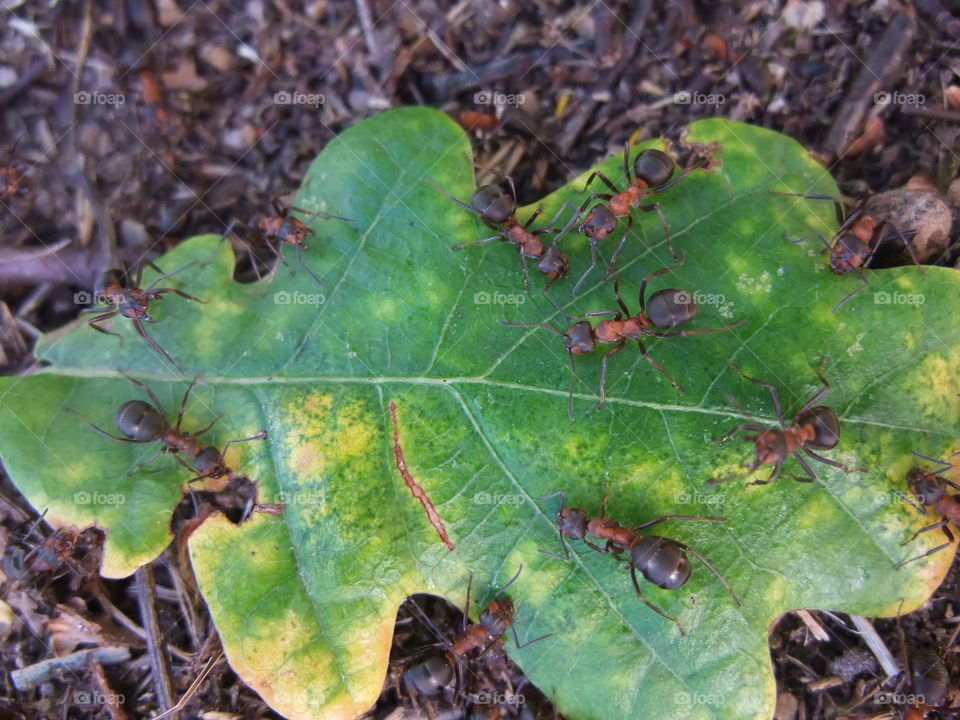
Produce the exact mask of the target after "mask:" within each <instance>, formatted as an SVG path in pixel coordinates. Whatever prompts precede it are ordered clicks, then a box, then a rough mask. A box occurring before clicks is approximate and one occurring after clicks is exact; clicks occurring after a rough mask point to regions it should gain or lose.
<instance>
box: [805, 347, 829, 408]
mask: <svg viewBox="0 0 960 720" xmlns="http://www.w3.org/2000/svg"><path fill="white" fill-rule="evenodd" d="M824 362H826V360H824ZM822 369H823V365H822V364H821V365H820V370H817V378H818V379H819V380H820V382H821V383H822V384H823V388H822V389H821V390H820V392H818V393H817V394H816V395H814V396H813V397H812V398H810V399H809V400H807V402H805V403H804V404H803V407H802V408H800V410H799V412H797V415H800V414H802V413H804V412H806V411H807V410H809V409H810V408H812V407H813V406H814V405H815V404H816V403H818V402H820V401H821V400H822V399H823V398H825V397H826V396H827V395H828V394H829V393H830V383H828V382H827V381H826V380H825V379H824V377H823V375H821V374H820V371H821V370H822Z"/></svg>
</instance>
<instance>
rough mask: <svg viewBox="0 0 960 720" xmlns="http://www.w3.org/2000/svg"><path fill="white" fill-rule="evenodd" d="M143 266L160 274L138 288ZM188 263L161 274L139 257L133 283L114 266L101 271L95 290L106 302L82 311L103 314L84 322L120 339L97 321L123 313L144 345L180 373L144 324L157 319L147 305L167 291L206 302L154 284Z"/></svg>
mask: <svg viewBox="0 0 960 720" xmlns="http://www.w3.org/2000/svg"><path fill="white" fill-rule="evenodd" d="M144 265H148V266H149V267H150V268H151V269H153V270H155V271H156V272H157V273H159V274H160V275H159V277H158V278H157V279H156V280H154V281H153V282H152V283H150V284H149V285H148V286H147V287H145V288H141V287H140V279H141V277H142V276H143V266H144ZM191 265H193V263H192V262H191V263H187V264H186V265H184V266H183V267H179V268H177V269H176V270H174V271H172V272H168V273H166V274H164V272H163V271H162V270H161V269H160V268H159V267H157V266H156V265H155V264H154V263H152V262H151V261H149V260H146V259H141V260H140V261H139V262H138V263H137V266H136V268H137V269H136V273H135V275H134V278H133V282H132V283H128V282H127V281H128V280H129V276H128V275H127V273H126V272H123V271H120V270H116V269H113V270H107V272H106V273H104V276H103V280H102V282H101V284H100V287H102V288H103V290H102V292H98V296H102V298H103V300H104V302H105V303H106V307H93V308H85V309H84V310H83V311H82V312H96V313H102V314H100V315H98V316H97V317H95V318H92V319H91V320H90V321H89V322H87V325H89V326H90V327H92V328H93V329H94V330H96V331H98V332H102V333H103V334H104V335H115V336H116V337H118V338H120V341H121V342H123V338H122V337H120V335H118V334H117V333H115V332H111V331H110V330H107V329H105V328H103V327H100V324H99V323H102V322H104V321H105V320H109V319H110V318H112V317H114V316H116V315H122V316H123V317H125V318H128V319H129V320H130V322H131V323H132V324H133V328H134V330H136V331H137V334H139V335H140V337H142V338H143V339H144V341H145V342H146V343H147V345H149V346H150V347H151V348H153V349H154V350H155V351H156V352H157V353H159V354H160V355H161V356H162V357H163V358H164V359H165V360H166V361H167V362H169V363H170V364H171V365H173V367H175V368H176V369H177V370H179V371H180V372H183V368H181V367H180V366H179V365H177V363H176V361H175V360H174V359H173V358H172V357H170V355H169V354H168V353H167V351H166V350H164V349H163V348H162V347H160V345H159V344H157V341H156V340H154V339H153V338H151V337H150V336H149V335H147V331H146V330H145V329H144V327H143V323H155V322H156V320H154V319H153V318H152V317H150V314H149V305H150V303H151V302H152V301H153V300H160V299H162V298H163V296H164V295H166V294H168V293H174V294H175V295H179V296H180V297H182V298H184V299H185V300H188V301H191V302H192V301H194V300H195V301H196V302H199V303H206V302H207V301H206V300H200V299H199V298H195V297H194V296H193V295H187V293H185V292H183V291H182V290H177V289H176V288H158V287H156V285H157V283H158V282H160V281H161V280H164V279H166V278H168V277H171V276H173V275H176V274H177V273H179V272H182V271H183V270H186V269H187V268H188V267H190V266H191ZM104 311H106V312H104Z"/></svg>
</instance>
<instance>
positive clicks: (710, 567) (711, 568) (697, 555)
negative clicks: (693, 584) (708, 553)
mask: <svg viewBox="0 0 960 720" xmlns="http://www.w3.org/2000/svg"><path fill="white" fill-rule="evenodd" d="M671 542H672V543H674V544H675V545H679V546H680V547H682V548H683V549H684V550H686V551H687V552H688V553H690V554H691V555H693V556H694V557H695V558H697V560H699V561H700V562H702V563H703V565H704V567H706V568H707V570H709V571H710V572H712V573H713V574H714V575H715V576H716V577H717V580H719V581H720V582H721V583H723V586H724V587H725V588H726V589H727V592H728V593H730V595H731V596H732V597H733V599H734V601H735V602H736V603H737V605H738V606H739V607H743V602H741V600H740V598H739V597H738V596H737V593H735V592H734V590H733V588H732V587H730V583H728V582H727V581H726V580H725V579H724V577H723V575H721V574H720V573H719V572H718V571H717V569H716V568H715V567H714V566H713V565H711V564H710V563H708V562H707V559H706V558H705V557H704V556H703V555H701V554H700V553H698V552H697V551H696V550H694V549H693V548H692V547H690V546H689V545H687V544H686V543H682V542H679V541H677V540H671Z"/></svg>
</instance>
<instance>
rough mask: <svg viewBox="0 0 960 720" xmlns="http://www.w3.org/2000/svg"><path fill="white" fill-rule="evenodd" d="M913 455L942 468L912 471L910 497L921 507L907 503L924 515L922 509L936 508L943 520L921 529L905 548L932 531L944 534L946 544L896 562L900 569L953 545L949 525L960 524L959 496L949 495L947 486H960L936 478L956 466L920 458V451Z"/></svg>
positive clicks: (956, 488)
mask: <svg viewBox="0 0 960 720" xmlns="http://www.w3.org/2000/svg"><path fill="white" fill-rule="evenodd" d="M913 454H914V455H916V456H917V457H919V458H922V459H924V460H929V461H930V462H932V463H935V464H936V465H938V466H939V467H938V468H937V469H936V470H935V471H933V472H931V471H929V470H926V469H924V468H922V467H919V466H918V467H914V468H911V469H910V471H909V472H908V473H907V487H908V488H909V489H910V494H911V495H913V496H914V497H915V498H916V499H917V501H918V502H919V503H920V505H921V506H922V507H918V506H917V505H915V504H914V503H912V502H910V500H909V498H905V499H907V501H908V502H910V504H911V505H913V507H914V508H916V509H917V510H919V511H920V512H923V508H927V507H930V508H933V511H934V512H935V513H936V514H937V515H938V516H939V517H940V520H939V521H938V522H935V523H933V524H932V525H928V526H927V527H924V528H920V529H919V530H917V531H916V532H915V533H914V534H913V536H912V537H911V538H910V539H909V540H907V541H906V542H905V543H903V544H904V545H906V544H907V543H910V542H913V541H914V540H916V539H917V537H918V536H919V535H920V533H925V532H930V531H931V530H938V529H939V530H942V531H943V534H944V535H945V536H946V538H947V542H945V543H943V544H942V545H938V546H937V547H935V548H933V549H932V550H928V551H927V552H925V553H923V554H922V555H917V556H915V557H912V558H908V559H906V560H903V561H901V562H899V563H897V566H896V567H897V568H898V569H899V568H901V567H903V566H904V565H906V564H907V563H909V562H913V561H914V560H919V559H920V558H925V557H927V556H928V555H933V554H934V553H936V552H940V551H941V550H944V549H946V548H948V547H950V546H951V545H952V544H953V542H954V537H953V533H952V532H950V523H951V522H952V523H953V524H954V525H958V524H960V499H958V498H960V496H958V495H949V494H948V493H947V488H948V486H949V487H952V488H953V489H955V490H960V485H958V484H957V483H955V482H954V481H953V480H948V479H947V478H945V477H941V476H940V475H937V473H942V472H946V471H947V470H952V469H953V465H952V464H951V463H948V462H943V461H942V460H935V459H934V458H930V457H927V456H926V455H921V454H920V453H917V452H915V453H913ZM956 454H960V453H955V455H956Z"/></svg>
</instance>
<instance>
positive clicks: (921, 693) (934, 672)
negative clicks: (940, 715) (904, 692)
mask: <svg viewBox="0 0 960 720" xmlns="http://www.w3.org/2000/svg"><path fill="white" fill-rule="evenodd" d="M912 665H913V692H914V694H916V695H917V696H918V697H922V698H923V704H924V705H939V704H940V703H941V702H942V701H943V699H944V698H945V697H946V696H947V692H948V691H949V689H950V675H949V673H948V672H947V669H946V668H945V667H944V665H943V660H942V659H941V658H940V657H938V656H937V654H936V653H933V652H930V651H929V650H920V651H915V652H914V653H913V663H912Z"/></svg>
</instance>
